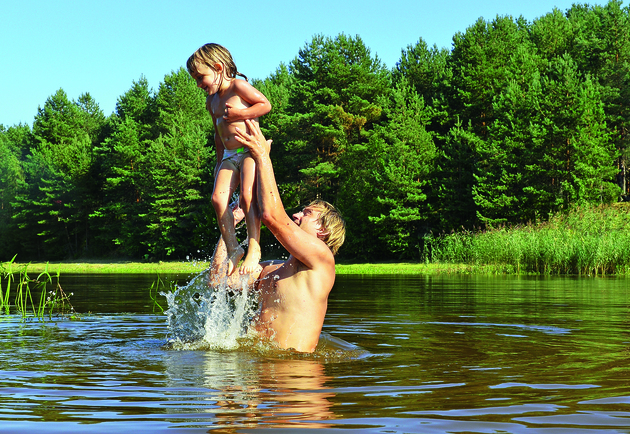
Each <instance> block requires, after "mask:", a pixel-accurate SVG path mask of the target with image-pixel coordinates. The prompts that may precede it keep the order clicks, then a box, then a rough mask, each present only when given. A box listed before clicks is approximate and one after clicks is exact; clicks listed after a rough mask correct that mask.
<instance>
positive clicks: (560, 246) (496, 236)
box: [425, 204, 630, 275]
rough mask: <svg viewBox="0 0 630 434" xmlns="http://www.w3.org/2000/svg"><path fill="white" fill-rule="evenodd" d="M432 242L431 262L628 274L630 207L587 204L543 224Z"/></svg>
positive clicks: (429, 242)
mask: <svg viewBox="0 0 630 434" xmlns="http://www.w3.org/2000/svg"><path fill="white" fill-rule="evenodd" d="M426 245H427V248H426V249H425V256H426V258H427V260H428V261H429V262H446V263H464V264H469V265H472V266H480V267H488V266H490V267H491V268H493V269H494V270H496V271H498V272H508V273H540V274H587V275H591V274H593V275H604V274H626V273H628V272H630V207H628V206H625V205H623V204H620V205H608V206H598V207H592V206H590V207H589V206H583V207H579V208H576V209H573V210H571V211H569V212H567V213H561V214H557V215H555V216H553V217H552V218H551V219H549V221H547V222H543V223H537V224H527V225H520V226H502V227H498V228H492V229H488V230H484V231H478V232H469V231H464V232H459V233H453V234H449V235H444V236H441V237H436V238H433V239H429V240H427V243H426Z"/></svg>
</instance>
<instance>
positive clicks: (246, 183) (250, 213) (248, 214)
mask: <svg viewBox="0 0 630 434" xmlns="http://www.w3.org/2000/svg"><path fill="white" fill-rule="evenodd" d="M256 196H257V191H256V163H255V162H254V159H253V158H252V157H250V156H247V157H246V158H245V159H244V160H243V163H242V165H241V208H242V209H243V212H245V222H246V223H247V241H248V247H247V255H246V256H245V259H244V260H243V263H242V264H241V268H240V269H239V272H240V273H241V274H248V273H252V272H253V271H255V270H256V269H257V268H258V267H259V262H260V255H261V253H260V216H259V213H258V206H257V203H258V201H257V200H256Z"/></svg>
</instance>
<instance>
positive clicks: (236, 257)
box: [227, 246, 245, 276]
mask: <svg viewBox="0 0 630 434" xmlns="http://www.w3.org/2000/svg"><path fill="white" fill-rule="evenodd" d="M244 254H245V250H243V248H242V247H241V246H238V247H237V248H236V250H235V251H234V253H232V254H231V255H230V254H229V253H228V261H227V266H228V269H227V275H228V276H229V275H231V274H232V273H233V272H234V270H236V266H237V265H238V261H240V260H241V258H242V257H243V255H244Z"/></svg>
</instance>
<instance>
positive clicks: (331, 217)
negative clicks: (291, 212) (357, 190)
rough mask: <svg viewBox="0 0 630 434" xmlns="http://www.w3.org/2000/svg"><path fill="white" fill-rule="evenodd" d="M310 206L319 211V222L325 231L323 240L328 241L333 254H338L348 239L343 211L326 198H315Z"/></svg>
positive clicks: (327, 243)
mask: <svg viewBox="0 0 630 434" xmlns="http://www.w3.org/2000/svg"><path fill="white" fill-rule="evenodd" d="M308 207H312V208H314V209H316V210H317V211H319V213H320V214H319V218H318V222H319V224H320V226H321V227H322V229H324V232H325V235H324V236H323V238H322V241H324V242H325V243H326V245H327V246H328V248H329V249H330V250H331V251H332V253H333V255H336V254H337V251H338V250H339V248H340V247H341V245H342V244H343V242H344V241H345V240H346V222H345V220H344V219H343V217H342V216H341V213H340V212H339V210H338V209H337V208H335V207H334V206H333V205H331V204H329V203H328V202H326V201H325V200H314V201H313V202H311V203H309V204H308Z"/></svg>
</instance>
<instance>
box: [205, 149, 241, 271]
mask: <svg viewBox="0 0 630 434" xmlns="http://www.w3.org/2000/svg"><path fill="white" fill-rule="evenodd" d="M238 182H239V173H238V170H236V168H235V167H234V165H233V164H232V163H230V162H229V161H224V162H223V163H221V166H220V167H219V172H218V173H217V176H216V179H215V180H214V191H213V192H212V206H213V207H214V211H215V212H216V214H217V221H218V223H219V231H221V236H222V237H223V241H224V242H225V248H226V250H227V258H228V273H227V274H228V275H230V274H232V272H233V271H234V269H235V268H236V265H237V264H238V261H239V260H240V259H241V258H242V257H243V254H244V251H243V249H242V248H241V246H240V245H239V244H238V240H237V239H236V232H235V230H234V215H233V214H232V210H231V209H230V207H229V203H230V198H231V197H232V193H233V192H234V189H235V188H236V186H237V185H238Z"/></svg>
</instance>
